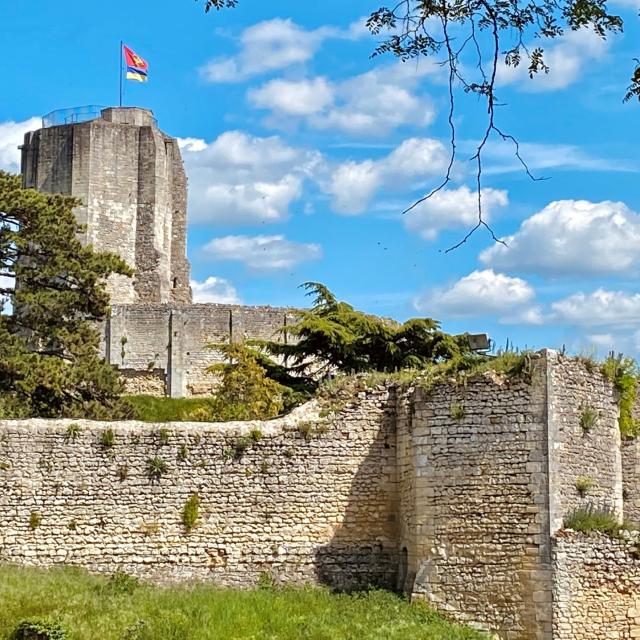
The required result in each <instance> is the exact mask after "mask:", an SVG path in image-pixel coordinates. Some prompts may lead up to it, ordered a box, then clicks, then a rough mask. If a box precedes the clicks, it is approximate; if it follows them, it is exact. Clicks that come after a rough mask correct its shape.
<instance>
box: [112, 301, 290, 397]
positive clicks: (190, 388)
mask: <svg viewBox="0 0 640 640" xmlns="http://www.w3.org/2000/svg"><path fill="white" fill-rule="evenodd" d="M292 321H293V318H292V315H291V311H290V310H289V309H284V308H277V307H266V306H265V307H243V306H240V305H223V304H194V305H184V306H179V307H171V306H170V305H114V306H113V308H112V311H111V316H110V317H109V318H108V319H107V321H106V322H105V324H104V326H103V329H102V331H103V335H104V340H103V342H104V343H105V344H106V345H107V346H106V347H105V356H106V357H107V359H108V360H109V362H111V363H113V364H116V365H118V367H120V368H122V369H125V370H126V369H129V370H137V371H148V370H149V369H155V368H157V369H162V370H163V371H164V372H165V374H164V377H165V379H166V381H167V387H166V392H167V394H168V395H171V396H174V397H181V396H200V395H210V394H211V393H212V391H213V390H214V389H215V386H216V378H215V376H213V375H211V374H208V373H206V369H207V367H208V366H209V365H211V364H212V363H214V362H220V361H221V360H222V355H221V354H220V352H217V351H215V350H212V349H209V348H208V347H207V345H208V344H210V343H216V342H218V343H228V342H229V341H236V340H246V339H251V338H254V339H256V338H261V339H274V340H276V339H282V340H285V339H286V337H285V336H284V334H281V333H279V331H280V329H282V328H285V327H286V325H287V323H291V322H292ZM123 354H124V355H123ZM153 388H154V389H156V392H160V389H161V387H159V386H157V385H156V386H154V387H153Z"/></svg>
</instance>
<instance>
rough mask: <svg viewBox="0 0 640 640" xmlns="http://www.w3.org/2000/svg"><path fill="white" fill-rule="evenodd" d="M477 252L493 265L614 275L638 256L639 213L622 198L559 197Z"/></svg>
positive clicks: (631, 265) (549, 272)
mask: <svg viewBox="0 0 640 640" xmlns="http://www.w3.org/2000/svg"><path fill="white" fill-rule="evenodd" d="M504 240H505V242H506V245H507V246H504V245H501V244H496V245H493V246H492V247H490V248H489V249H487V250H485V251H484V252H483V253H482V254H481V255H480V260H481V261H482V262H483V263H484V264H487V265H490V266H492V267H495V268H498V269H514V270H518V271H522V272H530V273H541V274H546V275H562V276H566V275H589V274H616V273H624V272H628V271H629V270H630V269H635V268H636V267H637V264H638V260H639V259H640V216H639V215H638V214H637V213H635V212H633V211H631V209H629V208H628V207H627V206H626V205H625V204H624V203H622V202H608V201H605V202H599V203H593V202H587V201H585V200H559V201H556V202H552V203H550V204H549V205H547V206H546V207H545V208H544V209H542V211H540V212H538V213H536V214H534V215H533V216H531V217H530V218H528V219H526V220H525V221H524V222H523V223H522V225H521V227H520V229H519V230H518V231H517V232H516V233H515V234H514V235H512V236H509V237H507V238H505V239H504Z"/></svg>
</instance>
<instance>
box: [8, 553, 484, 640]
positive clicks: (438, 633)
mask: <svg viewBox="0 0 640 640" xmlns="http://www.w3.org/2000/svg"><path fill="white" fill-rule="evenodd" d="M108 583H109V579H108V578H107V577H105V576H101V575H92V574H89V573H88V572H86V571H82V570H80V569H76V568H72V567H55V568H52V569H49V570H42V569H37V568H28V567H16V566H2V565H0V602H1V603H2V606H0V638H5V637H7V636H8V635H9V634H10V633H11V632H12V631H13V630H14V629H15V627H16V625H17V624H18V623H19V622H20V621H21V620H24V619H33V618H36V617H37V618H43V617H47V616H53V617H55V618H57V619H59V620H60V621H61V622H62V623H63V624H64V626H65V627H66V628H67V629H68V633H69V635H70V637H71V638H73V640H96V639H97V638H99V640H125V638H126V639H127V640H134V639H135V640H178V639H187V638H188V640H212V639H213V638H220V639H227V638H228V639H231V638H234V639H235V640H251V639H254V640H258V639H264V640H266V638H273V639H274V640H275V639H277V640H301V639H302V638H306V639H307V640H321V639H323V640H324V639H329V638H331V639H333V638H335V639H347V638H352V639H355V638H357V640H382V639H384V640H409V639H411V640H445V639H446V640H481V639H485V638H486V637H487V636H486V635H484V634H482V633H480V632H478V631H475V630H472V629H470V628H465V627H463V626H461V625H457V624H454V623H452V622H449V621H447V620H446V619H445V618H443V617H441V616H439V615H438V614H436V613H435V612H434V611H433V610H431V609H429V608H428V607H427V606H426V605H424V604H423V603H420V602H415V603H409V602H407V601H406V600H405V599H403V598H402V597H399V596H397V595H394V594H393V593H389V592H386V591H376V590H370V591H366V592H361V593H354V594H346V593H342V594H337V593H332V592H331V591H330V590H329V589H321V588H311V587H308V588H304V589H294V588H290V589H265V590H260V589H254V590H249V589H246V590H232V589H220V588H216V587H215V586H213V585H210V584H203V583H198V582H195V583H193V584H189V585H184V586H173V587H172V586H162V587H161V586H158V587H156V586H153V585H149V584H141V585H140V586H139V587H138V588H135V589H133V591H132V592H131V593H130V594H121V595H119V594H117V593H112V592H110V590H109V589H108V588H107V587H106V585H107V584H108Z"/></svg>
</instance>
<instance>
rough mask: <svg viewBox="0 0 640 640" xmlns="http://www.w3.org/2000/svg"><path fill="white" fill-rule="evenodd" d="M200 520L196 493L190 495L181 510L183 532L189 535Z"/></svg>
mask: <svg viewBox="0 0 640 640" xmlns="http://www.w3.org/2000/svg"><path fill="white" fill-rule="evenodd" d="M199 518H200V496H199V495H198V494H197V493H192V494H191V495H190V496H189V499H188V500H187V501H186V502H185V504H184V508H183V509H182V524H183V525H184V528H185V531H186V532H187V533H189V532H190V531H192V530H193V529H194V528H195V526H196V525H197V524H198V520H199Z"/></svg>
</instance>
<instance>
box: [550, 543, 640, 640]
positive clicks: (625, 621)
mask: <svg viewBox="0 0 640 640" xmlns="http://www.w3.org/2000/svg"><path fill="white" fill-rule="evenodd" d="M553 559H554V568H555V574H554V589H553V597H554V607H553V613H554V616H553V617H554V622H553V640H610V639H613V638H615V639H616V640H626V639H628V638H640V559H639V556H638V543H637V540H636V541H633V540H626V541H625V540H612V539H611V538H609V537H608V536H605V535H604V534H600V533H593V534H590V535H585V534H580V533H575V532H563V533H561V534H560V535H558V537H557V538H556V539H555V540H554V545H553Z"/></svg>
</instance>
